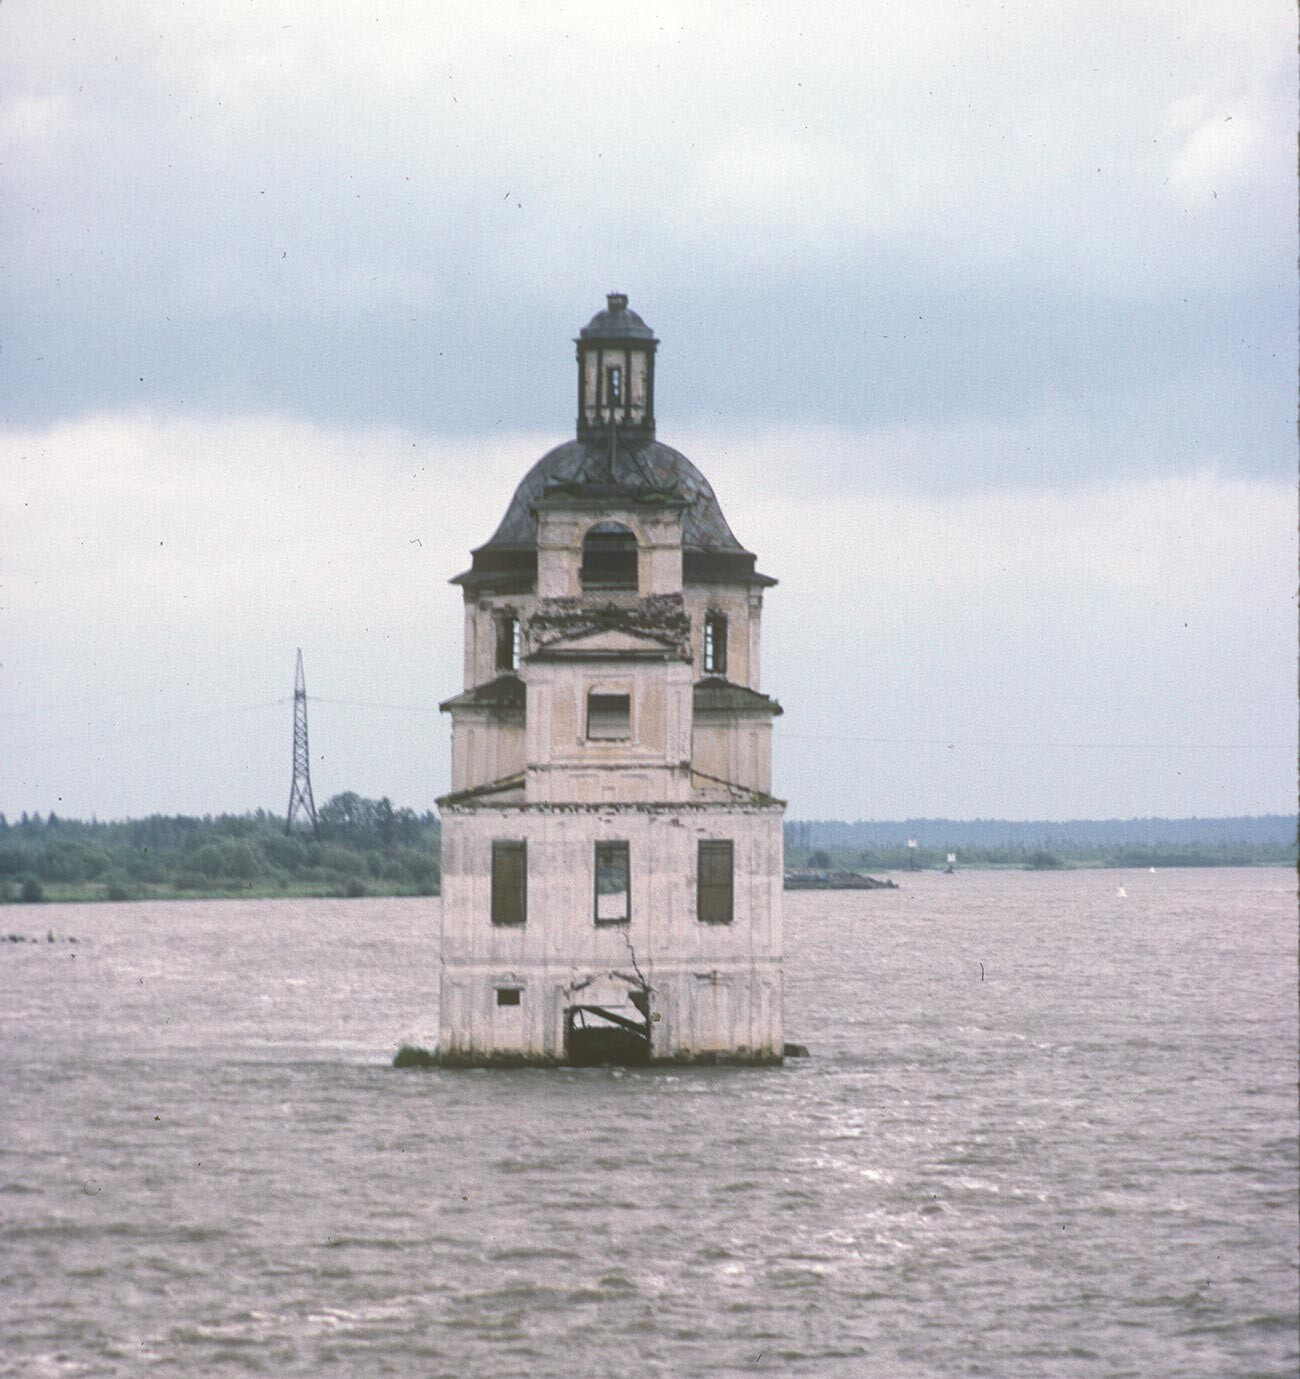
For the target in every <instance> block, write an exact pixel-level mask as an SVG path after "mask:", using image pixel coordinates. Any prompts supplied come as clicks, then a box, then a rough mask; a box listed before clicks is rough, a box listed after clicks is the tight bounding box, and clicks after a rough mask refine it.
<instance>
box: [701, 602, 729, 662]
mask: <svg viewBox="0 0 1300 1379" xmlns="http://www.w3.org/2000/svg"><path fill="white" fill-rule="evenodd" d="M704 673H705V674H706V675H725V674H726V673H727V620H726V618H725V617H723V615H722V614H721V613H709V614H706V616H705V619H704Z"/></svg>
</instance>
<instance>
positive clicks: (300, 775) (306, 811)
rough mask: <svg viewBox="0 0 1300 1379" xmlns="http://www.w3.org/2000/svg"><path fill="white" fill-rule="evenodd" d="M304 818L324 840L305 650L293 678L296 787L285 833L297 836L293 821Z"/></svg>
mask: <svg viewBox="0 0 1300 1379" xmlns="http://www.w3.org/2000/svg"><path fill="white" fill-rule="evenodd" d="M299 814H301V815H302V816H303V817H304V818H305V819H306V820H307V822H308V823H309V824H311V831H312V833H313V834H315V836H316V837H317V838H319V837H320V827H319V826H318V825H317V823H316V801H315V800H313V799H312V797H311V753H310V752H309V751H308V750H307V681H306V678H305V677H304V675H303V673H302V647H299V648H298V669H297V673H296V674H295V675H294V678H293V784H292V785H291V786H290V787H289V817H288V819H286V820H285V825H284V831H285V832H286V833H292V832H293V821H294V819H295V818H297V817H298V815H299Z"/></svg>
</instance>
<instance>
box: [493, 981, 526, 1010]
mask: <svg viewBox="0 0 1300 1379" xmlns="http://www.w3.org/2000/svg"><path fill="white" fill-rule="evenodd" d="M522 994H523V993H522V992H521V991H520V990H519V988H518V987H517V986H499V987H497V1005H499V1006H517V1005H518V1004H519V998H520V996H521V995H522Z"/></svg>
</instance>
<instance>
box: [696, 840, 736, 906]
mask: <svg viewBox="0 0 1300 1379" xmlns="http://www.w3.org/2000/svg"><path fill="white" fill-rule="evenodd" d="M734 877H735V856H734V849H733V846H732V843H731V841H730V840H729V839H727V840H717V841H712V840H710V841H703V840H702V841H701V842H700V855H699V868H698V891H697V895H696V914H697V915H698V916H699V918H700V922H701V923H702V924H730V923H731V918H732V911H733V906H734V897H735V885H734Z"/></svg>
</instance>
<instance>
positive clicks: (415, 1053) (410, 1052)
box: [393, 1044, 438, 1068]
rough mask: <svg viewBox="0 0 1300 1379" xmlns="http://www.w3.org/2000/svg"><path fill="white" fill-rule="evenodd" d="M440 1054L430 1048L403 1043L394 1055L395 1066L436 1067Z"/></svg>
mask: <svg viewBox="0 0 1300 1379" xmlns="http://www.w3.org/2000/svg"><path fill="white" fill-rule="evenodd" d="M437 1066H438V1055H437V1054H436V1053H430V1052H429V1050H428V1049H421V1048H417V1047H416V1046H415V1045H414V1044H403V1045H402V1047H401V1048H400V1049H398V1050H397V1052H396V1053H395V1054H394V1055H393V1067H395V1068H436V1067H437Z"/></svg>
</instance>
